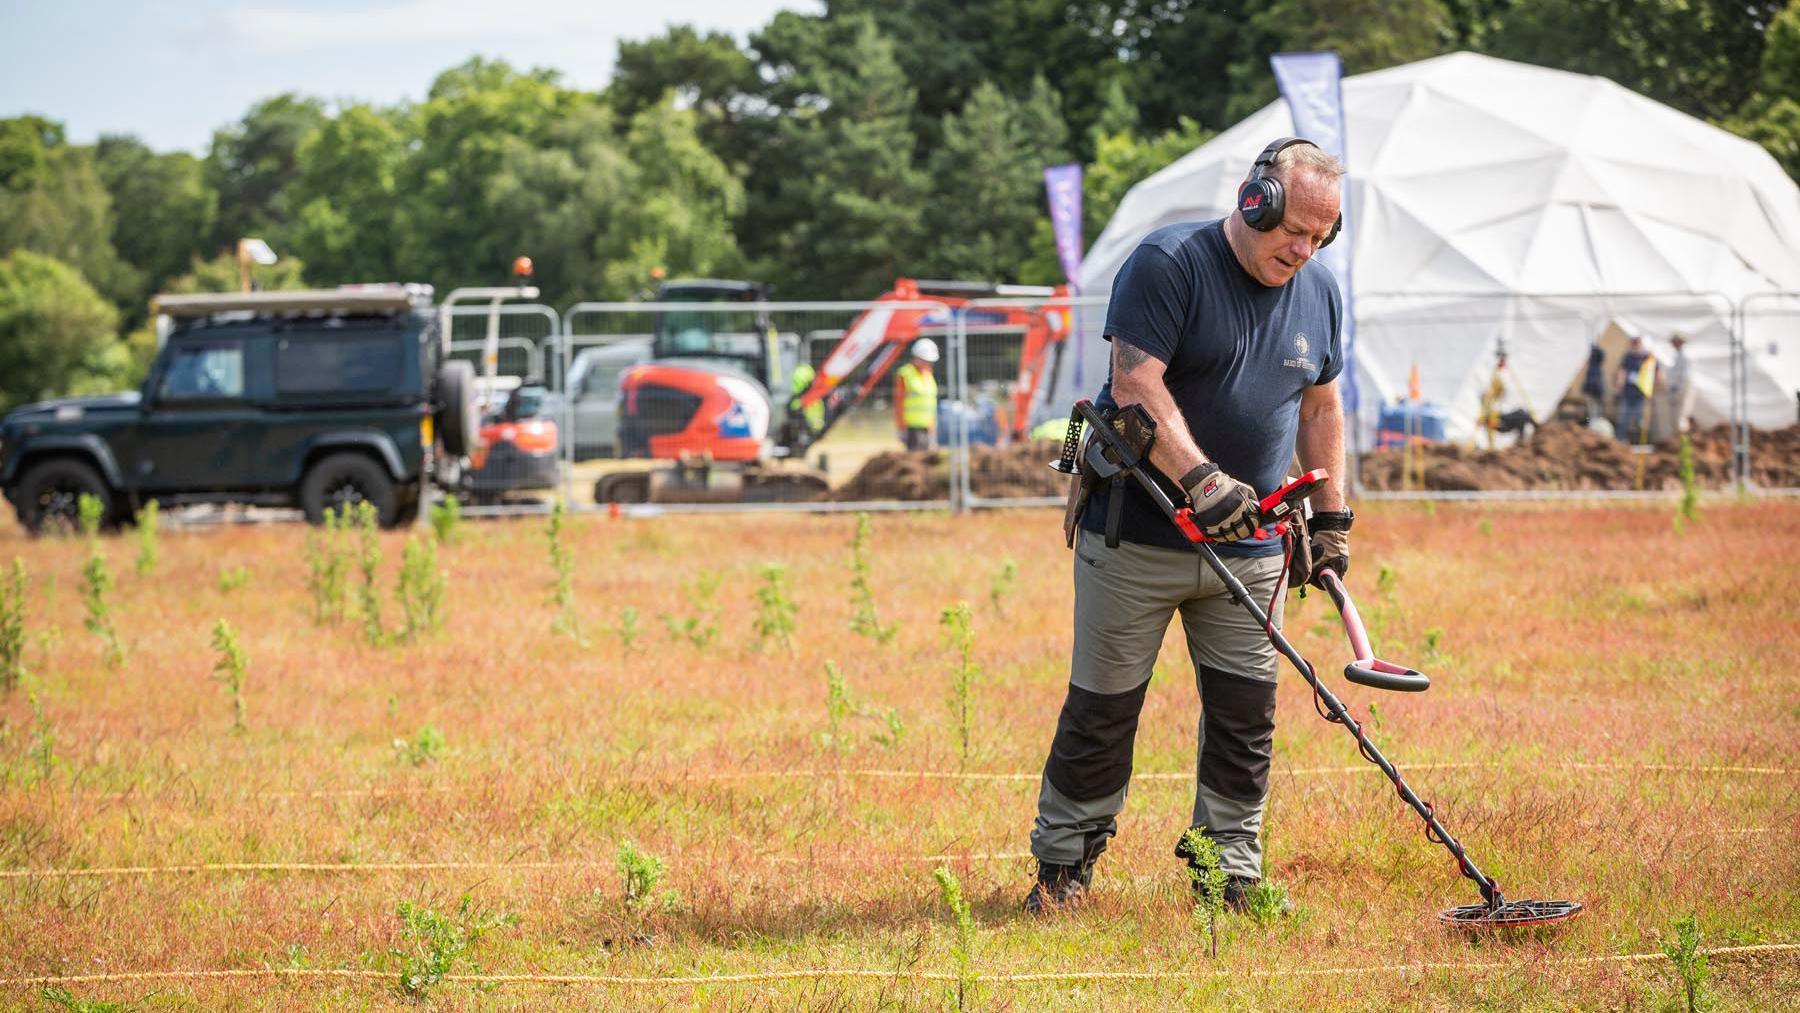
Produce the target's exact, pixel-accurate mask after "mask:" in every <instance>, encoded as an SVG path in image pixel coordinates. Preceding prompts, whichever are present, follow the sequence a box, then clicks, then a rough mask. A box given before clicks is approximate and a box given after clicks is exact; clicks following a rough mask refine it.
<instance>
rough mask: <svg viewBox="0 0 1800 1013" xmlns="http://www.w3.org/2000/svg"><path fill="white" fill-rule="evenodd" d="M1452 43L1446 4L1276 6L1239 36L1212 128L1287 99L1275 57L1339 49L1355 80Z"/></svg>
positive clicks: (1265, 8) (1353, 0)
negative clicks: (1219, 116)
mask: <svg viewBox="0 0 1800 1013" xmlns="http://www.w3.org/2000/svg"><path fill="white" fill-rule="evenodd" d="M1559 2H1560V0H1559ZM1453 42H1454V32H1453V23H1452V20H1451V16H1450V11H1449V10H1448V9H1447V8H1446V7H1445V6H1444V4H1443V2H1442V0H1272V2H1270V3H1267V4H1264V5H1261V9H1260V10H1258V11H1257V12H1256V13H1255V14H1254V15H1252V16H1251V17H1250V18H1249V21H1248V24H1247V25H1246V26H1245V27H1244V29H1243V30H1242V31H1241V32H1240V33H1239V34H1238V35H1237V36H1236V45H1237V53H1236V59H1235V60H1234V61H1233V62H1232V64H1231V67H1230V69H1229V71H1228V73H1227V77H1228V89H1229V93H1230V95H1231V98H1230V100H1229V101H1227V102H1226V103H1225V107H1224V118H1223V120H1212V121H1210V122H1215V123H1221V124H1229V123H1234V122H1236V121H1237V120H1240V119H1242V118H1244V117H1245V116H1248V115H1250V114H1251V113H1253V112H1255V111H1256V110H1258V109H1261V108H1262V107H1263V106H1265V105H1267V104H1268V103H1270V102H1273V101H1275V99H1277V98H1278V97H1280V95H1279V92H1278V91H1277V89H1276V87H1275V75H1274V73H1273V72H1272V71H1271V70H1270V69H1269V54H1271V53H1282V52H1304V51H1312V50H1322V49H1333V50H1336V51H1337V53H1338V56H1339V57H1341V58H1342V59H1343V61H1344V73H1345V74H1347V75H1348V74H1361V73H1364V72H1367V71H1371V70H1379V69H1380V68H1382V67H1391V66H1394V65H1396V64H1401V63H1411V62H1413V61H1414V60H1423V59H1426V58H1428V57H1432V56H1438V55H1440V54H1443V53H1447V52H1450V50H1451V48H1452V43H1453Z"/></svg>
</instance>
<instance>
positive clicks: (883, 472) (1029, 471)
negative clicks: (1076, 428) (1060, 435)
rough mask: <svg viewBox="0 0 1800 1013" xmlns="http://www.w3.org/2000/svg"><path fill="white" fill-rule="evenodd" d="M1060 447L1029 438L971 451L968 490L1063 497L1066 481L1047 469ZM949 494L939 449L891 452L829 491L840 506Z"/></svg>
mask: <svg viewBox="0 0 1800 1013" xmlns="http://www.w3.org/2000/svg"><path fill="white" fill-rule="evenodd" d="M1061 446H1062V445H1061V444H1060V443H1058V442H1057V441H1056V440H1033V441H1029V442H1026V443H1015V444H1013V445H1012V446H1010V447H984V446H974V447H971V448H969V487H970V489H971V490H972V491H973V492H974V493H975V495H977V496H980V497H983V498H985V499H1016V498H1024V497H1038V496H1063V495H1065V494H1066V493H1067V492H1068V488H1069V487H1068V484H1067V480H1066V479H1064V478H1063V477H1062V476H1061V475H1058V474H1057V473H1056V472H1054V471H1051V470H1050V462H1051V461H1053V460H1055V459H1056V455H1057V452H1058V451H1059V450H1060V449H1061ZM949 495H950V456H949V454H948V453H947V452H945V451H942V450H922V451H912V452H907V451H903V450H895V451H889V452H888V453H885V454H879V455H877V456H875V457H872V458H870V459H869V463H867V464H865V465H863V466H862V470H860V471H858V472H857V473H856V475H855V476H854V477H852V478H851V479H850V481H848V482H846V483H844V484H843V485H842V486H840V487H839V488H837V489H835V490H833V491H832V494H831V498H832V499H835V500H837V501H839V502H855V501H859V500H882V499H897V500H931V499H946V498H948V497H949Z"/></svg>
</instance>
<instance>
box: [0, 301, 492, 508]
mask: <svg viewBox="0 0 1800 1013" xmlns="http://www.w3.org/2000/svg"><path fill="white" fill-rule="evenodd" d="M156 310H157V312H158V313H159V314H161V315H164V316H167V317H168V318H170V320H171V321H172V322H173V327H172V329H171V330H170V332H169V334H168V337H167V339H166V341H165V343H164V344H163V347H162V350H161V352H160V353H159V354H158V355H157V358H156V362H155V364H154V365H152V366H151V368H150V374H149V376H148V377H146V378H145V380H144V386H143V389H142V390H139V391H135V392H130V393H125V394H113V395H107V396H103V397H85V398H67V399H63V400H59V401H46V402H44V403H42V404H34V405H27V406H25V407H23V408H19V409H17V410H15V411H13V412H11V413H9V414H8V415H7V416H6V417H5V419H4V420H3V421H0V491H4V492H5V495H6V498H7V500H8V501H10V502H11V503H12V505H13V507H14V509H16V510H17V511H18V514H19V520H20V522H21V523H23V524H24V525H25V527H26V528H27V529H28V530H30V531H32V532H39V531H42V530H44V529H45V528H46V527H58V526H70V525H72V524H73V523H74V521H75V518H76V504H77V501H78V500H79V498H80V497H81V496H82V495H90V496H93V497H95V498H96V499H98V500H99V501H100V503H101V504H102V505H103V506H104V507H105V511H106V512H105V514H104V518H105V520H106V522H107V523H113V524H116V523H120V522H123V521H125V520H128V519H129V518H130V516H131V514H132V512H133V511H134V510H135V509H136V508H137V507H138V506H140V505H141V504H143V503H144V502H146V501H149V500H152V499H154V500H157V501H158V502H159V503H160V504H161V505H163V506H176V505H181V504H189V503H250V504H256V505H263V506H284V507H292V506H298V507H300V508H301V509H302V510H304V511H305V512H306V517H307V519H308V520H310V521H312V522H313V523H315V524H316V523H319V522H320V521H321V520H322V519H323V517H324V515H325V512H326V511H327V510H329V509H332V508H334V507H339V506H349V505H354V504H356V503H358V502H361V501H367V502H369V503H371V504H373V505H374V507H375V510H376V512H377V516H378V517H379V519H380V522H381V524H382V525H383V526H386V527H392V526H397V525H402V524H406V523H409V522H411V521H412V520H413V519H414V518H415V517H417V515H418V511H419V502H420V499H421V497H422V494H423V492H424V487H425V483H426V482H428V481H432V480H433V479H434V477H442V476H444V475H447V474H448V473H449V472H450V471H451V470H452V469H454V467H455V465H456V462H457V461H458V459H460V458H461V457H462V456H464V455H466V454H467V453H468V452H469V449H470V445H471V443H472V442H473V441H474V440H475V438H476V432H477V425H478V417H477V415H476V410H475V402H474V393H475V392H474V370H473V368H472V367H471V365H470V364H469V363H467V362H457V361H449V362H442V361H440V360H441V358H442V356H441V351H440V347H439V336H438V325H437V320H436V316H435V314H434V313H433V312H432V307H431V290H430V288H429V287H426V286H416V285H411V286H402V285H380V286H358V287H346V288H343V289H326V290H319V291H304V292H250V293H243V294H228V295H182V296H163V297H161V298H160V299H158V301H157V305H156ZM434 448H435V450H434Z"/></svg>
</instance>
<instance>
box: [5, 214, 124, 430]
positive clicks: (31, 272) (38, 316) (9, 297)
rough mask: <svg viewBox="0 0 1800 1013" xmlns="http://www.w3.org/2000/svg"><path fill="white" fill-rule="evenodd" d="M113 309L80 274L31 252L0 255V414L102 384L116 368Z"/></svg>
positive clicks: (118, 358) (119, 347)
mask: <svg viewBox="0 0 1800 1013" xmlns="http://www.w3.org/2000/svg"><path fill="white" fill-rule="evenodd" d="M117 328H118V312H117V311H116V310H114V309H113V308H112V306H111V305H110V304H108V303H107V301H106V300H105V299H103V298H101V296H100V294H99V293H98V292H96V291H94V288H93V286H91V285H89V284H88V283H87V282H86V281H84V280H83V279H82V277H81V275H80V273H79V272H77V271H76V270H75V269H74V268H72V267H70V266H69V265H67V264H64V263H62V262H61V261H58V260H55V259H53V258H51V257H46V256H43V255H41V254H37V253H32V252H30V251H29V250H14V251H13V252H12V253H10V254H8V255H7V256H6V257H5V258H4V259H0V411H4V410H5V409H7V408H11V407H14V406H16V405H20V404H25V403H28V402H31V401H39V400H42V399H44V398H49V397H55V396H58V395H61V394H67V393H71V392H76V391H83V390H93V389H95V388H100V389H104V388H105V387H107V386H110V385H111V384H112V383H113V382H114V377H115V374H116V372H117V371H122V370H123V368H124V365H125V364H124V361H123V358H122V352H123V346H122V345H121V343H120V342H118V341H117V340H115V338H114V332H115V331H116V330H117Z"/></svg>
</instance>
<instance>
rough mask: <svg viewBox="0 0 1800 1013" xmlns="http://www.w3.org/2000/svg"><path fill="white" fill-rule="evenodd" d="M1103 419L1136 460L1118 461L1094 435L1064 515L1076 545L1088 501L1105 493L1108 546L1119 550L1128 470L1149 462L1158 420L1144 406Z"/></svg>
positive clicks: (1071, 542) (1066, 530)
mask: <svg viewBox="0 0 1800 1013" xmlns="http://www.w3.org/2000/svg"><path fill="white" fill-rule="evenodd" d="M1100 417H1101V418H1102V419H1103V420H1104V421H1105V422H1106V424H1107V425H1109V426H1111V427H1112V428H1113V430H1114V431H1115V432H1117V433H1118V434H1119V437H1120V439H1121V441H1122V442H1123V443H1124V444H1125V446H1127V447H1128V448H1130V450H1131V455H1132V457H1133V460H1132V461H1119V460H1115V459H1114V456H1113V452H1112V451H1111V450H1110V449H1109V448H1108V447H1107V446H1106V445H1105V444H1104V443H1100V442H1097V441H1095V440H1094V439H1093V437H1092V436H1091V435H1090V436H1089V437H1088V439H1087V440H1086V441H1085V442H1084V444H1083V446H1082V450H1081V479H1080V482H1079V484H1078V485H1077V487H1076V488H1075V489H1074V490H1072V491H1071V492H1070V496H1069V504H1068V509H1067V511H1066V513H1065V514H1064V516H1063V535H1064V537H1065V538H1066V540H1067V541H1068V544H1069V545H1070V546H1073V545H1074V544H1075V527H1076V525H1077V524H1079V523H1080V520H1081V514H1082V511H1083V510H1084V509H1085V508H1086V506H1087V501H1088V499H1089V498H1090V497H1092V496H1094V495H1096V494H1098V493H1105V494H1106V547H1107V548H1109V549H1116V548H1118V547H1119V521H1120V517H1121V516H1122V515H1123V513H1124V507H1125V487H1126V486H1127V485H1128V484H1129V482H1130V479H1129V478H1128V477H1127V476H1126V475H1125V473H1124V469H1125V467H1126V466H1127V465H1130V464H1136V463H1140V462H1147V460H1148V458H1149V456H1150V447H1151V446H1152V445H1153V444H1155V443H1156V420H1154V419H1152V418H1151V417H1150V413H1149V412H1146V411H1145V410H1144V407H1143V405H1137V404H1128V405H1124V406H1122V407H1119V408H1115V409H1113V410H1111V411H1105V412H1102V413H1101V416H1100Z"/></svg>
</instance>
